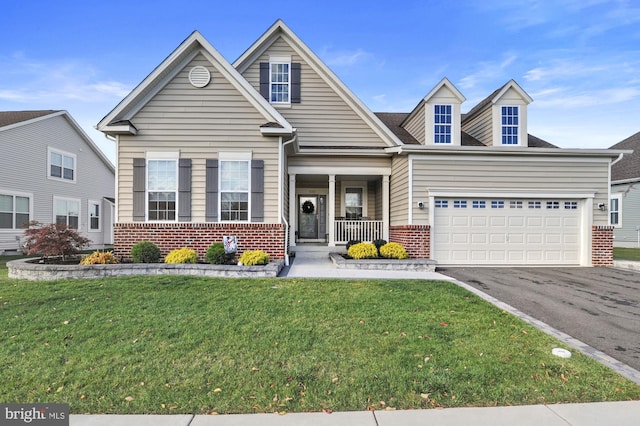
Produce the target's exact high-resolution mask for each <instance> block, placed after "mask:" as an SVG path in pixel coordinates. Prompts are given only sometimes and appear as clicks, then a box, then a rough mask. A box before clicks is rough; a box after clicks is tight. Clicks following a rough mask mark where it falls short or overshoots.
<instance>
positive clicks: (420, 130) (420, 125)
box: [404, 103, 433, 144]
mask: <svg viewBox="0 0 640 426" xmlns="http://www.w3.org/2000/svg"><path fill="white" fill-rule="evenodd" d="M425 107H426V104H425V103H423V104H422V105H420V108H418V110H417V111H416V112H415V114H414V116H413V117H412V118H411V120H409V121H408V122H407V123H406V124H405V125H404V128H405V129H406V130H407V132H409V133H411V136H413V137H414V138H416V139H417V140H418V142H420V143H421V144H424V143H425V140H426V138H427V136H426V134H425V122H426V121H425ZM431 108H432V109H433V107H431Z"/></svg>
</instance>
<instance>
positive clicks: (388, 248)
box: [380, 243, 409, 259]
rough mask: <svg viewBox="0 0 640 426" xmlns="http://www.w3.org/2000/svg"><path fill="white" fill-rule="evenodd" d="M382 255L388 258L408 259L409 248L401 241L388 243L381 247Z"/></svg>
mask: <svg viewBox="0 0 640 426" xmlns="http://www.w3.org/2000/svg"><path fill="white" fill-rule="evenodd" d="M380 255H381V256H382V257H385V258H387V259H408V258H409V254H407V250H405V248H404V247H403V246H402V244H399V243H387V244H385V245H383V246H382V247H380Z"/></svg>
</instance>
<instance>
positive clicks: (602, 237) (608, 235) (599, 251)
mask: <svg viewBox="0 0 640 426" xmlns="http://www.w3.org/2000/svg"><path fill="white" fill-rule="evenodd" d="M591 264H592V265H593V266H611V265H613V226H595V225H594V226H593V227H592V230H591Z"/></svg>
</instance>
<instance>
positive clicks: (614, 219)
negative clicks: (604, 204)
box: [609, 132, 640, 247]
mask: <svg viewBox="0 0 640 426" xmlns="http://www.w3.org/2000/svg"><path fill="white" fill-rule="evenodd" d="M611 149H612V150H633V153H631V154H625V155H624V156H623V157H622V159H621V160H620V161H616V162H614V164H613V166H612V167H611V200H610V202H609V215H610V221H611V225H613V226H614V227H615V228H614V231H613V236H614V246H616V247H640V132H639V133H636V134H635V135H632V136H629V137H628V138H626V139H625V140H623V141H621V142H618V143H617V144H615V145H613V146H612V147H611Z"/></svg>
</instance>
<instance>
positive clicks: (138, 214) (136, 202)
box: [133, 158, 147, 221]
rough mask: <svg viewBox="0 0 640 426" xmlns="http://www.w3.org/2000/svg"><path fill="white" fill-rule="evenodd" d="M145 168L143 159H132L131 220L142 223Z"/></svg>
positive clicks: (143, 216)
mask: <svg viewBox="0 0 640 426" xmlns="http://www.w3.org/2000/svg"><path fill="white" fill-rule="evenodd" d="M146 167H147V162H146V160H145V159H144V158H134V159H133V220H134V221H144V219H145V210H146V209H145V205H146V200H145V192H146V191H145V188H146V182H145V180H146Z"/></svg>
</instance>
